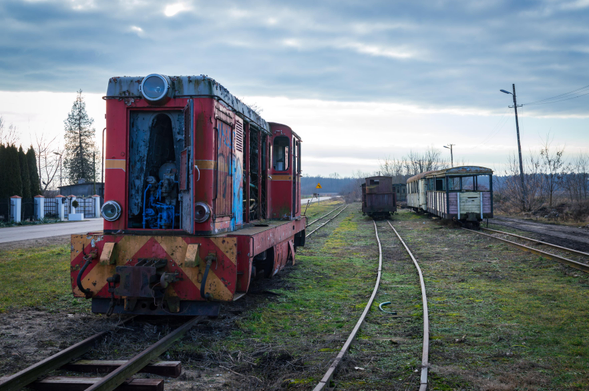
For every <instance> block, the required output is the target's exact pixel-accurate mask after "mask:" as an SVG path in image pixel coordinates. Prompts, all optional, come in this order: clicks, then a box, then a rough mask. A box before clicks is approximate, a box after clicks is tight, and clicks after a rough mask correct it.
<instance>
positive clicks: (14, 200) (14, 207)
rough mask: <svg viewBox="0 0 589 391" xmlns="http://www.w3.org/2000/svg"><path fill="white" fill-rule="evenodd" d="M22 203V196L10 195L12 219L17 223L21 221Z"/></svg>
mask: <svg viewBox="0 0 589 391" xmlns="http://www.w3.org/2000/svg"><path fill="white" fill-rule="evenodd" d="M21 205H22V197H20V196H12V197H10V219H11V220H12V221H14V222H15V223H20V212H21Z"/></svg>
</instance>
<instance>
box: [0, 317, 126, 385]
mask: <svg viewBox="0 0 589 391" xmlns="http://www.w3.org/2000/svg"><path fill="white" fill-rule="evenodd" d="M134 318H135V317H131V318H129V319H126V320H124V321H123V322H121V323H119V324H117V327H118V326H122V325H123V324H125V323H127V322H129V321H131V320H132V319H134ZM110 332H111V331H102V332H100V333H97V334H94V335H93V336H91V337H88V338H86V339H85V340H83V341H82V342H78V343H77V344H75V345H72V346H70V347H69V348H67V349H64V350H62V351H61V352H59V353H56V354H54V355H53V356H50V357H47V358H46V359H44V360H42V361H39V362H38V363H36V364H33V365H31V366H30V367H28V368H25V369H23V370H22V371H20V372H18V373H15V374H14V375H11V376H8V377H5V378H3V379H0V389H1V390H3V391H12V390H20V389H21V388H23V387H26V386H27V385H29V384H31V383H33V382H34V381H35V380H37V379H38V378H39V377H41V376H43V375H45V374H47V373H49V372H51V371H53V370H55V369H58V368H61V367H62V366H64V365H66V364H68V363H70V362H71V361H72V360H74V359H76V358H78V357H80V356H81V355H83V354H84V353H86V352H87V351H89V350H90V349H92V347H93V346H94V343H95V342H96V341H98V340H99V339H101V338H102V337H104V336H105V335H106V334H108V333H110Z"/></svg>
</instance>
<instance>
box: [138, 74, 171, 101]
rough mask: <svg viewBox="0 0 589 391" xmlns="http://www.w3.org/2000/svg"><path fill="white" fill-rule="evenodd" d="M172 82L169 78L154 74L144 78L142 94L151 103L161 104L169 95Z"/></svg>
mask: <svg viewBox="0 0 589 391" xmlns="http://www.w3.org/2000/svg"><path fill="white" fill-rule="evenodd" d="M169 90H170V80H169V79H168V77H167V76H163V75H158V74H157V73H152V74H151V75H147V76H145V77H144V78H143V81H142V82H141V93H142V94H143V97H144V98H145V99H147V100H148V101H150V102H159V101H161V100H162V99H164V98H165V97H167V95H168V91H169Z"/></svg>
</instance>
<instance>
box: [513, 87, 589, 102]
mask: <svg viewBox="0 0 589 391" xmlns="http://www.w3.org/2000/svg"><path fill="white" fill-rule="evenodd" d="M587 88H589V85H586V86H584V87H581V88H577V89H576V90H572V91H569V92H565V93H564V94H560V95H555V96H551V97H550V98H544V99H540V100H536V101H533V102H529V103H524V104H525V105H526V106H529V105H535V104H547V103H556V102H560V101H561V100H560V98H566V99H574V98H578V97H579V96H583V95H587V94H582V95H578V96H574V97H570V96H567V95H571V94H574V93H575V92H579V91H582V90H584V89H587ZM566 99H565V100H566ZM546 101H550V102H546ZM541 102H544V103H541Z"/></svg>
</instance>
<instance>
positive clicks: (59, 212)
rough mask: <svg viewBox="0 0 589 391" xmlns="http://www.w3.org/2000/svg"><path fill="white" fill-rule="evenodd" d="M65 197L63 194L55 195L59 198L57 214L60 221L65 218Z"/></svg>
mask: <svg viewBox="0 0 589 391" xmlns="http://www.w3.org/2000/svg"><path fill="white" fill-rule="evenodd" d="M64 198H65V197H64V196H62V195H61V194H60V195H58V196H56V197H55V199H56V200H57V216H58V217H59V221H63V220H65V213H64V210H63V209H64V207H65V205H64V204H63V199H64Z"/></svg>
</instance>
